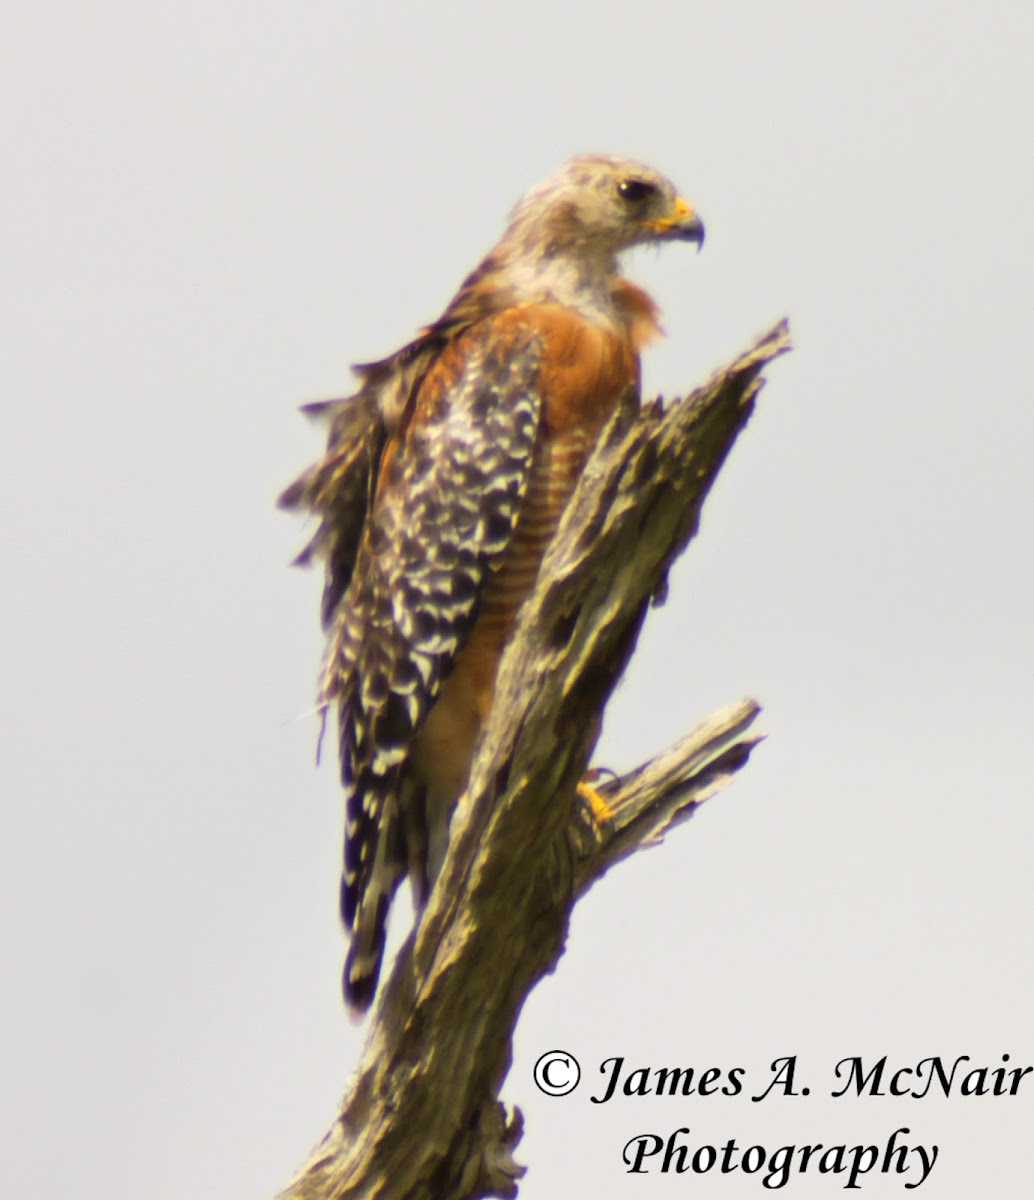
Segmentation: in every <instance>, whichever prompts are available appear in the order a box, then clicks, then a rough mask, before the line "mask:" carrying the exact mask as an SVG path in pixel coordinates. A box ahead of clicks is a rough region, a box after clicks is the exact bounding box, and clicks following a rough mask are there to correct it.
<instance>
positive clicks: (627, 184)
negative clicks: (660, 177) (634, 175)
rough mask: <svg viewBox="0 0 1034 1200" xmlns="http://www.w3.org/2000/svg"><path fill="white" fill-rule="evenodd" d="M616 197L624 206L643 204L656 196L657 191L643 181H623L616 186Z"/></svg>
mask: <svg viewBox="0 0 1034 1200" xmlns="http://www.w3.org/2000/svg"><path fill="white" fill-rule="evenodd" d="M618 195H619V196H620V197H621V199H622V200H624V202H625V203H626V204H643V203H645V202H646V201H647V200H649V199H650V198H651V196H656V195H657V189H656V187H654V185H653V184H652V183H647V182H646V180H645V179H623V180H622V181H621V182H620V183H619V184H618Z"/></svg>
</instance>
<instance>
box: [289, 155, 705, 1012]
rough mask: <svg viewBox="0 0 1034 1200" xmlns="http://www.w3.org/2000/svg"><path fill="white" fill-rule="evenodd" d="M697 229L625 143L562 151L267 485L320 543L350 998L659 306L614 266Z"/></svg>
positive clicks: (368, 982)
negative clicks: (476, 254) (311, 447)
mask: <svg viewBox="0 0 1034 1200" xmlns="http://www.w3.org/2000/svg"><path fill="white" fill-rule="evenodd" d="M676 239H678V240H684V241H690V242H696V243H697V244H698V245H699V244H701V243H702V242H703V240H704V227H703V224H702V223H701V221H700V218H699V217H698V216H697V215H696V214H695V213H694V212H693V210H692V208H691V207H690V206H689V204H687V202H686V201H685V200H683V199H682V198H681V197H680V196H678V195H677V194H676V192H675V189H674V187H673V186H672V185H671V183H670V182H669V181H668V180H667V179H665V178H664V177H663V176H662V175H660V174H658V173H657V172H656V171H654V170H652V169H651V168H650V167H647V166H644V165H642V164H641V163H636V162H630V161H627V160H625V159H620V158H610V157H604V156H600V155H585V156H582V157H579V158H575V159H573V160H572V161H571V162H569V163H567V165H566V166H564V167H562V168H561V169H560V170H559V171H558V172H557V173H556V174H555V175H553V176H551V177H550V178H549V179H547V180H546V181H545V182H544V183H542V184H540V185H539V186H538V187H536V188H534V189H533V190H532V191H530V192H529V193H528V194H527V195H526V196H525V197H524V199H523V200H521V201H520V203H519V204H518V205H517V207H516V208H515V209H514V212H513V214H512V216H511V219H510V224H509V226H508V228H507V230H506V232H505V233H504V235H503V237H502V238H501V240H500V241H499V243H498V244H497V245H496V246H495V248H494V249H493V250H491V251H490V253H489V254H488V256H487V257H486V258H485V259H484V261H483V262H482V263H481V265H480V266H479V267H478V268H477V269H476V270H475V271H474V272H473V273H472V274H470V275H469V276H468V277H467V279H466V280H465V281H464V283H463V285H462V287H461V288H460V290H459V292H458V293H457V295H456V297H455V299H453V301H452V303H451V304H449V306H448V308H446V310H445V312H444V314H443V315H442V316H441V317H440V318H439V320H437V321H436V322H435V323H434V324H433V325H429V326H427V327H426V328H425V329H424V330H422V331H421V333H420V334H419V335H418V336H417V337H416V339H415V340H414V341H412V342H410V343H409V344H408V345H406V346H404V347H403V348H402V349H401V350H399V351H397V352H396V353H395V354H392V355H391V356H389V357H388V358H385V359H382V360H381V361H379V362H374V363H367V364H365V365H362V366H359V367H357V368H356V371H357V372H358V374H359V376H360V378H361V380H362V385H361V387H360V389H359V391H358V392H357V393H356V394H355V395H354V396H352V397H350V398H349V399H347V400H338V401H330V402H327V403H322V404H316V405H310V406H308V409H307V411H309V412H311V413H315V414H317V415H320V416H324V417H326V418H327V419H328V420H329V422H330V436H329V444H328V447H327V452H326V455H325V457H324V458H323V459H322V460H321V461H320V462H318V463H317V464H316V465H315V466H313V467H312V468H311V469H310V470H309V471H307V472H306V473H305V474H304V475H302V476H301V478H300V479H298V480H297V481H296V482H295V483H294V484H292V486H291V487H289V488H288V489H287V491H286V492H284V494H283V496H282V497H281V503H282V504H283V505H285V506H287V507H295V506H300V507H303V508H306V509H308V510H310V511H311V512H313V513H315V514H317V516H318V517H319V521H320V523H319V526H318V528H317V530H316V533H315V536H314V537H313V538H312V541H311V542H310V543H309V545H308V546H307V547H306V549H305V550H304V551H303V552H302V554H301V555H300V556H299V561H300V562H308V561H310V560H311V559H312V558H314V557H320V558H323V559H324V560H325V563H326V586H325V588H324V592H323V606H322V616H323V623H324V627H325V628H326V630H327V634H328V647H327V653H326V658H325V662H324V668H323V675H322V682H321V686H320V692H319V699H320V704H321V706H322V707H323V708H324V710H325V709H326V707H327V706H328V705H331V704H336V705H337V709H338V719H339V728H340V754H341V771H342V780H343V783H344V787H345V791H346V794H347V807H346V831H345V866H344V875H343V878H342V886H341V913H342V917H343V919H344V923H345V926H346V928H347V929H348V931H349V933H350V935H351V945H350V948H349V952H348V959H347V962H346V964H345V973H344V992H345V999H346V1000H347V1002H348V1003H349V1005H350V1006H351V1007H352V1008H353V1010H357V1011H362V1010H363V1009H365V1008H366V1007H367V1006H368V1005H369V1004H370V1001H371V1000H372V998H373V995H374V992H375V990H376V987H377V977H378V974H379V971H380V965H381V958H382V956H383V953H384V938H385V922H386V919H387V914H388V908H389V905H390V904H391V899H392V897H393V895H394V893H395V890H396V888H397V887H398V885H399V883H400V882H401V880H402V878H403V876H404V875H406V874H407V872H408V874H409V876H410V879H411V881H412V884H413V890H414V897H415V901H416V904H417V906H418V907H419V906H420V905H422V904H423V903H424V902H425V900H426V898H427V894H428V891H429V889H430V887H431V885H432V883H433V882H434V879H435V877H436V876H437V874H438V871H439V869H440V867H441V864H442V861H443V860H444V856H445V850H446V844H447V838H448V826H449V819H450V816H451V813H452V810H453V808H454V807H455V805H456V801H457V799H458V798H459V797H460V795H461V794H462V792H463V789H464V787H465V786H466V782H467V774H468V771H469V768H470V763H471V759H472V756H473V753H474V748H475V745H476V742H477V739H478V734H479V732H480V730H481V727H482V725H483V724H484V721H485V718H486V715H487V713H488V711H489V709H490V707H491V704H492V693H493V688H494V684H495V677H496V670H497V667H498V664H499V660H500V657H501V655H502V652H503V648H504V646H505V645H506V642H507V639H508V638H509V637H510V635H511V634H512V632H513V629H514V627H515V624H516V620H517V613H518V610H519V609H520V606H521V604H522V602H523V601H524V599H525V597H527V596H528V594H529V593H530V592H531V590H532V588H533V586H534V583H535V579H536V576H537V573H538V570H539V566H540V564H541V562H542V558H543V554H544V552H545V549H546V545H547V543H548V542H549V540H550V538H551V537H552V535H553V533H554V532H555V530H556V528H557V524H558V522H559V519H560V516H561V513H562V512H563V509H564V506H565V504H566V503H567V501H568V499H569V498H570V495H571V493H572V491H573V489H574V485H575V483H576V481H577V479H578V476H579V473H580V472H581V471H582V469H583V467H584V465H585V462H586V460H587V458H588V456H589V454H590V452H591V451H592V448H593V446H594V444H595V442H596V439H597V438H598V436H599V434H600V432H601V430H602V428H603V425H604V424H605V422H606V421H607V418H608V417H609V416H610V414H611V413H612V411H613V409H614V407H615V405H616V404H617V403H618V401H619V400H620V398H621V397H622V396H623V395H624V394H625V393H626V391H627V390H628V389H629V388H630V387H631V388H634V389H638V385H639V350H640V348H641V347H642V346H643V345H644V344H645V343H646V342H647V341H649V340H650V339H651V338H653V337H654V336H656V335H658V334H659V332H660V329H659V326H658V323H657V315H658V314H657V308H656V306H655V304H654V302H653V301H652V300H651V299H650V297H649V296H647V295H646V293H645V292H643V291H642V290H641V289H640V288H638V287H636V286H635V285H634V284H632V283H630V282H628V281H627V280H625V279H622V278H621V276H620V275H619V274H618V270H617V261H616V260H617V255H618V254H619V253H620V252H621V251H623V250H627V249H628V248H630V247H632V246H637V245H642V244H644V243H656V242H664V241H671V240H676Z"/></svg>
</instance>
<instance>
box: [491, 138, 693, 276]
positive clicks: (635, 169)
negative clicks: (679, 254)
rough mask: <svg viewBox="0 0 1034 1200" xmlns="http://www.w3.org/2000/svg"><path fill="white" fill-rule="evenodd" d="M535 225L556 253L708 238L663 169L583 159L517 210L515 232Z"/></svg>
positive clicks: (542, 185)
mask: <svg viewBox="0 0 1034 1200" xmlns="http://www.w3.org/2000/svg"><path fill="white" fill-rule="evenodd" d="M530 224H534V225H535V226H536V227H537V228H538V230H539V236H540V238H542V240H543V241H545V242H546V243H549V244H550V249H551V250H552V251H553V252H556V251H557V250H562V249H564V248H565V247H569V248H571V249H578V250H584V249H586V248H587V247H589V246H593V245H595V246H596V247H597V248H598V249H599V250H600V251H602V252H604V253H607V254H616V253H618V252H619V251H621V250H626V249H628V248H629V247H631V246H636V245H642V244H645V243H650V242H662V241H689V242H696V243H697V244H698V245H700V244H702V243H703V240H704V226H703V222H702V221H701V220H700V218H699V217H698V216H697V214H696V213H695V212H694V211H693V209H692V207H691V206H690V204H689V203H688V202H687V201H686V200H684V199H683V198H682V197H681V196H680V195H679V194H678V192H677V191H676V189H675V186H674V185H673V184H672V182H671V181H670V180H669V179H667V178H666V177H665V176H663V175H661V174H660V172H659V171H655V170H654V169H653V168H652V167H648V166H646V165H645V164H644V163H638V162H635V161H633V160H632V159H623V158H611V157H607V156H604V155H589V154H586V155H581V156H579V157H578V158H574V159H572V160H571V161H570V162H568V163H566V164H565V165H564V166H563V167H561V168H560V170H559V171H557V172H555V173H554V174H553V175H551V176H550V177H549V178H548V179H546V180H544V181H543V182H542V183H540V184H539V185H538V186H536V187H534V188H532V190H531V191H530V192H528V194H527V195H526V196H525V197H524V198H523V199H522V200H521V201H520V203H519V204H518V205H517V207H516V208H515V209H514V213H513V220H512V224H511V230H512V231H514V232H516V231H518V230H522V229H525V228H527V227H528V225H530Z"/></svg>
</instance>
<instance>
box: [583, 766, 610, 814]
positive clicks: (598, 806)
mask: <svg viewBox="0 0 1034 1200" xmlns="http://www.w3.org/2000/svg"><path fill="white" fill-rule="evenodd" d="M590 774H595V772H590ZM576 790H577V792H578V795H579V796H581V798H582V799H583V800H584V801H585V803H586V804H587V805H588V806H589V811H590V812H591V813H592V815H593V817H594V818H595V819H596V821H597V823H598V824H600V825H602V824H603V823H604V822H605V821H609V820H610V818H611V817H612V816H613V815H614V814H613V813H612V812H611V811H610V805H609V804H608V803H607V802H606V800H604V799H603V797H602V796H601V795H600V794H599V792H598V791H597V790H596V789H595V788H594V787H593V786H592V784H591V783H586V782H585V780H584V779H583V780H582V781H581V783H579V784H578V787H577V789H576Z"/></svg>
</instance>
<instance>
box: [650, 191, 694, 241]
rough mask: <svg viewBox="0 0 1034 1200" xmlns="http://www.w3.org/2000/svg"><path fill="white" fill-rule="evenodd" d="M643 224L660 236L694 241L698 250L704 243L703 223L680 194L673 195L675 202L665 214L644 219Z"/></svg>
mask: <svg viewBox="0 0 1034 1200" xmlns="http://www.w3.org/2000/svg"><path fill="white" fill-rule="evenodd" d="M644 224H645V225H646V226H647V227H648V228H649V229H652V230H653V231H654V232H655V233H658V234H660V235H661V237H665V238H672V239H673V240H675V241H679V242H696V244H697V249H698V250H699V249H700V247H701V246H702V245H703V244H704V223H703V221H701V219H700V218H699V216H697V214H696V213H695V212H694V211H693V207H692V205H691V204H690V203H689V201H688V200H684V199H683V198H682V197H681V196H676V197H675V203H674V204H673V205H672V206H671V212H670V213H669V214H668V215H667V216H664V217H658V218H657V219H656V220H654V221H645V222H644Z"/></svg>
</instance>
